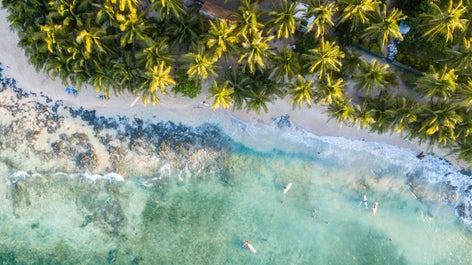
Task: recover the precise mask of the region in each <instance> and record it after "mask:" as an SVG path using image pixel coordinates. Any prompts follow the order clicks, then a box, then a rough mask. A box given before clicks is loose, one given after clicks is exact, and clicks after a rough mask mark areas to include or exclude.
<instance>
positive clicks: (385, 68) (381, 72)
mask: <svg viewBox="0 0 472 265" xmlns="http://www.w3.org/2000/svg"><path fill="white" fill-rule="evenodd" d="M394 78H395V77H394V76H392V74H391V73H390V66H389V65H388V64H380V63H378V62H377V60H375V59H372V61H371V62H370V63H369V62H367V61H366V60H365V59H363V60H362V61H361V64H360V67H359V73H357V74H355V75H354V77H353V81H354V83H355V85H354V88H355V89H357V90H360V89H364V90H365V92H364V94H365V95H373V93H374V91H375V89H379V90H380V91H384V90H385V88H386V87H387V85H388V84H389V83H390V81H391V80H392V79H394Z"/></svg>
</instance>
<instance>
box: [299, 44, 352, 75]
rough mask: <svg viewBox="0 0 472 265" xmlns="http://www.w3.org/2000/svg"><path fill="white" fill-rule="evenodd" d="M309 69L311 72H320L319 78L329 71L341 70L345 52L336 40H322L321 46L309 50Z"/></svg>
mask: <svg viewBox="0 0 472 265" xmlns="http://www.w3.org/2000/svg"><path fill="white" fill-rule="evenodd" d="M309 52H310V54H309V55H308V57H309V60H310V61H309V63H308V65H307V66H308V67H309V71H310V73H313V72H318V76H319V78H323V75H324V74H326V73H327V72H328V71H336V72H339V71H340V69H341V66H342V63H341V60H340V59H342V58H343V57H344V52H342V51H341V50H340V49H339V46H338V45H336V44H335V43H334V42H331V43H329V42H328V41H324V40H323V41H321V46H320V47H318V48H315V49H311V50H309Z"/></svg>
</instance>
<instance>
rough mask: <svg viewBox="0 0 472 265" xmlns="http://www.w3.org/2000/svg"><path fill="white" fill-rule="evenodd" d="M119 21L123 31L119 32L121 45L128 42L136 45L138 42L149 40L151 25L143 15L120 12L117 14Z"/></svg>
mask: <svg viewBox="0 0 472 265" xmlns="http://www.w3.org/2000/svg"><path fill="white" fill-rule="evenodd" d="M117 21H118V24H119V28H120V31H121V33H120V34H119V35H120V45H121V47H125V46H126V45H128V44H130V45H132V46H133V47H135V45H136V44H137V43H138V42H145V41H147V39H148V36H149V34H148V33H149V30H150V25H148V23H147V20H145V19H143V15H137V14H136V13H129V14H127V15H121V14H119V15H117Z"/></svg>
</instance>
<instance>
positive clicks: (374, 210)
mask: <svg viewBox="0 0 472 265" xmlns="http://www.w3.org/2000/svg"><path fill="white" fill-rule="evenodd" d="M378 205H379V204H378V203H377V202H374V205H373V206H372V215H375V214H376V213H377V208H378Z"/></svg>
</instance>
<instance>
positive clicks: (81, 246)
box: [0, 127, 472, 264]
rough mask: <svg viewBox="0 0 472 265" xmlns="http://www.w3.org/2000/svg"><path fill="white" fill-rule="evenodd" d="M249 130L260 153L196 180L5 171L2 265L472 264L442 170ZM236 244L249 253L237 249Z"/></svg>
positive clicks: (407, 155) (237, 149)
mask: <svg viewBox="0 0 472 265" xmlns="http://www.w3.org/2000/svg"><path fill="white" fill-rule="evenodd" d="M247 129H248V128H247V127H245V128H244V130H246V131H247ZM244 130H243V131H244ZM251 130H252V133H251V135H252V137H261V142H262V143H261V145H262V146H264V147H263V148H261V149H264V150H255V149H257V148H254V149H253V148H249V146H251V145H255V142H254V140H255V139H254V138H251V140H250V141H248V143H247V144H245V145H241V144H238V143H235V144H234V147H233V148H232V149H231V151H229V152H228V153H227V154H226V156H227V158H226V159H225V160H224V161H225V165H222V167H221V168H222V170H221V171H220V172H212V173H208V174H205V175H203V176H200V177H198V178H192V177H190V178H184V179H179V178H175V177H172V176H170V177H166V178H160V177H158V176H149V177H140V178H133V177H129V178H127V179H126V180H125V181H116V180H108V179H106V178H103V179H98V180H91V179H90V178H87V177H86V176H84V175H82V174H59V173H49V174H36V175H35V174H27V173H21V172H18V171H14V170H12V169H11V168H8V167H7V166H6V165H5V164H1V166H0V169H1V178H2V179H1V181H0V183H1V185H0V192H1V194H3V195H4V196H2V197H1V198H0V220H1V223H2V226H0V261H2V262H3V264H109V263H111V264H472V253H471V252H470V251H469V247H470V246H471V245H472V237H471V233H470V231H469V230H468V227H467V225H465V224H464V223H463V222H461V221H460V220H459V219H458V218H457V216H456V214H455V211H454V208H453V207H452V206H451V205H450V203H448V202H447V200H446V197H447V196H448V195H447V192H446V190H447V189H445V188H444V185H443V184H440V183H439V184H438V183H433V182H432V180H431V178H432V176H434V174H436V173H438V171H440V170H443V169H442V167H446V166H447V165H444V163H443V162H444V161H442V160H439V159H437V158H435V157H432V156H428V157H426V158H425V160H421V161H420V160H417V159H415V157H414V154H413V153H411V152H410V151H408V150H403V149H399V148H396V147H391V146H388V145H382V144H377V143H366V142H363V141H348V140H344V139H341V138H323V137H316V136H313V135H309V134H307V133H305V132H298V131H296V130H295V131H294V130H280V129H277V128H273V129H267V130H268V131H267V130H265V131H258V130H259V129H257V128H252V129H251ZM236 132H237V133H240V134H244V132H242V131H239V129H237V128H236V129H234V131H233V132H230V134H231V133H233V134H234V133H236ZM256 139H257V138H256ZM289 139H291V140H289ZM264 141H269V142H272V143H273V146H272V147H270V145H269V144H264V143H263V142H264ZM318 152H319V153H318ZM380 154H381V155H380ZM430 167H435V171H434V172H433V171H431V169H430ZM428 170H429V171H428ZM412 175H415V178H414V180H412ZM289 182H292V183H293V186H292V188H291V189H290V190H289V191H288V192H287V194H282V191H283V187H284V185H286V184H287V183H289ZM412 182H415V183H412ZM364 194H365V195H367V197H368V199H369V206H368V207H365V206H363V205H361V204H360V200H362V197H363V195H364ZM373 201H378V202H379V209H378V211H377V215H376V216H373V215H372V214H371V211H370V207H371V203H372V202H373ZM313 211H314V212H315V214H314V218H313ZM244 240H248V241H249V242H250V243H251V244H252V245H253V246H254V247H255V249H256V250H257V253H255V254H254V253H252V252H250V251H249V250H248V249H243V248H241V245H242V243H243V241H244Z"/></svg>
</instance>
